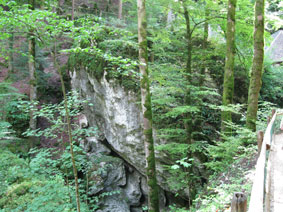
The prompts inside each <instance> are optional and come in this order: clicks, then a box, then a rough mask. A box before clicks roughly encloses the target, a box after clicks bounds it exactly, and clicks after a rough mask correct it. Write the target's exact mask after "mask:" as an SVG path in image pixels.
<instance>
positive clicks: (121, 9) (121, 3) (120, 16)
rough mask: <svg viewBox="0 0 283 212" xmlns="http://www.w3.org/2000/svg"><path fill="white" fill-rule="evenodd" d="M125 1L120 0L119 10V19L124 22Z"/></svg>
mask: <svg viewBox="0 0 283 212" xmlns="http://www.w3.org/2000/svg"><path fill="white" fill-rule="evenodd" d="M122 15H123V0H119V8H118V18H119V19H120V20H122V18H123V16H122Z"/></svg>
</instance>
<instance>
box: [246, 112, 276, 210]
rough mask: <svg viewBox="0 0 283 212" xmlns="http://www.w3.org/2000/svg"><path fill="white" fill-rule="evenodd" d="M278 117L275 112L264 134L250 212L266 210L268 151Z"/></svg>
mask: <svg viewBox="0 0 283 212" xmlns="http://www.w3.org/2000/svg"><path fill="white" fill-rule="evenodd" d="M276 115H277V114H276V112H275V113H274V115H273V117H272V119H271V121H270V122H269V124H268V126H267V128H266V130H265V133H264V138H263V143H262V147H261V151H260V155H259V158H258V160H257V163H256V171H255V179H254V183H253V187H252V192H251V199H250V205H249V212H263V210H264V203H263V199H264V186H265V179H264V172H265V167H266V157H267V156H266V150H267V149H269V148H270V145H271V130H272V126H273V124H274V121H275V119H276Z"/></svg>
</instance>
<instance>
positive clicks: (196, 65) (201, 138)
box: [0, 1, 283, 212]
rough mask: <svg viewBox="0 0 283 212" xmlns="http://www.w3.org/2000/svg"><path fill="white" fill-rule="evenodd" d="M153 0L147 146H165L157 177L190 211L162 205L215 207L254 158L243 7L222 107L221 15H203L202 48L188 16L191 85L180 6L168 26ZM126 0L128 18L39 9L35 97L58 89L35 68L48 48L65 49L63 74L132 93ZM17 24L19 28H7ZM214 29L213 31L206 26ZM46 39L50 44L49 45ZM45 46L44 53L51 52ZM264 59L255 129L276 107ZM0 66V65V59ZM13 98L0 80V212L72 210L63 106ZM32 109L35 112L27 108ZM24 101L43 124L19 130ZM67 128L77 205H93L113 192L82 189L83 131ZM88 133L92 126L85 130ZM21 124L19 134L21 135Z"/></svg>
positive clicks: (277, 70) (18, 65) (135, 88)
mask: <svg viewBox="0 0 283 212" xmlns="http://www.w3.org/2000/svg"><path fill="white" fill-rule="evenodd" d="M69 3H70V2H69ZM163 3H164V2H162V1H160V2H159V3H156V2H155V4H152V5H153V6H152V7H150V9H149V11H150V13H152V14H151V18H150V19H149V28H148V49H149V61H150V65H149V69H150V70H149V71H150V79H151V91H152V111H153V124H154V128H155V130H156V131H155V132H156V139H159V140H160V141H161V142H160V143H162V145H159V146H157V147H156V149H157V150H158V151H161V152H162V151H163V152H165V153H166V155H169V157H170V161H173V162H172V163H171V164H167V165H166V166H165V167H164V169H167V170H168V171H169V172H170V173H171V177H170V178H168V179H167V180H168V184H169V185H170V187H171V188H173V190H174V191H176V196H178V195H181V194H182V193H183V192H184V191H185V190H187V189H189V191H190V192H189V193H190V199H189V200H187V202H188V203H187V205H186V206H188V205H189V206H190V209H188V207H187V208H182V207H183V206H184V205H183V206H179V205H171V206H170V208H171V209H170V210H171V211H172V212H184V211H190V212H195V211H199V212H212V211H217V210H218V211H219V212H220V211H224V210H225V209H226V208H227V207H228V205H229V203H230V198H231V197H232V194H233V192H236V191H243V192H245V193H249V190H250V186H251V184H250V179H248V178H246V177H244V176H247V173H248V172H249V170H250V169H251V167H252V165H253V164H254V159H255V158H256V157H255V154H256V153H255V145H256V136H255V133H254V132H251V131H250V130H247V129H246V128H245V126H244V125H245V115H246V114H245V111H246V102H247V90H248V79H249V69H250V66H251V57H252V53H251V52H252V51H251V34H252V27H251V25H250V24H246V22H247V21H250V20H249V19H250V17H251V15H250V12H249V13H247V14H249V16H248V17H246V18H245V16H244V15H243V17H238V18H239V19H240V20H239V29H238V31H237V33H238V34H237V39H238V46H237V48H238V49H237V57H236V62H235V76H236V77H235V87H236V89H235V94H234V95H235V96H234V103H235V104H233V105H231V107H223V106H221V101H222V100H221V94H222V89H223V87H222V84H223V71H224V70H223V68H224V64H225V53H224V52H225V50H224V49H225V44H224V42H223V40H222V39H219V37H221V38H222V35H221V33H222V28H223V29H224V30H223V32H225V22H224V21H220V20H222V19H221V17H220V20H218V22H216V21H215V20H214V19H212V20H211V21H210V23H209V24H210V26H211V29H212V30H215V32H214V33H215V34H216V35H215V37H214V38H211V39H210V40H209V41H208V43H207V44H206V48H203V39H204V38H203V28H201V27H198V26H202V25H201V24H200V25H196V23H197V22H195V23H194V24H195V25H194V26H196V28H195V31H194V34H193V37H192V48H193V50H192V54H193V57H192V76H191V77H192V83H191V84H188V82H187V80H186V79H187V73H186V72H185V68H186V52H187V49H186V42H187V40H186V34H185V25H184V18H183V17H182V14H180V13H176V15H175V20H174V24H172V25H171V26H168V23H166V21H164V17H163V16H164V14H163V13H165V11H166V12H168V11H167V10H168V8H167V9H166V10H165V9H164V8H163V6H162V5H163ZM156 4H160V5H157V6H156ZM126 5H127V9H126V11H127V13H128V16H129V17H130V18H129V20H116V19H115V18H113V17H106V18H101V17H98V16H96V15H93V14H89V12H85V11H80V12H79V13H78V15H77V17H76V20H75V21H74V23H72V22H70V21H69V20H68V17H65V16H64V15H63V16H56V15H51V14H50V13H51V12H50V11H51V10H50V11H49V12H50V13H49V12H48V13H46V14H44V15H45V18H46V20H48V21H49V23H50V24H49V25H48V26H47V27H46V26H45V25H44V26H42V25H40V26H39V28H41V29H42V31H43V32H48V33H45V34H44V33H42V34H43V35H41V34H40V35H38V36H39V38H40V39H43V40H46V41H45V43H42V44H41V45H38V46H37V48H38V49H39V50H42V51H38V52H41V53H40V54H38V55H37V65H38V70H37V72H38V75H37V76H38V80H39V81H38V82H40V83H39V94H40V98H41V97H42V99H44V101H47V100H48V99H50V96H49V93H53V94H54V95H56V97H57V98H61V97H62V96H61V95H60V94H58V93H59V92H60V89H59V88H57V87H56V88H55V86H53V84H51V85H50V83H49V84H48V79H49V78H50V77H51V76H49V75H48V74H46V73H45V72H44V71H43V70H44V67H45V66H48V65H47V64H46V63H45V62H46V61H47V58H48V57H51V55H50V54H51V53H50V52H52V51H54V52H55V53H56V54H57V55H60V54H62V55H67V57H68V62H67V63H66V64H60V68H61V69H62V70H63V71H64V76H65V78H68V76H67V72H68V71H74V70H75V71H82V70H84V71H86V72H87V73H88V74H90V76H92V77H94V78H96V79H97V80H98V81H99V80H101V79H102V78H103V77H105V78H106V79H107V80H108V81H109V82H111V83H112V84H111V85H113V86H115V85H117V84H118V85H122V86H123V87H124V88H125V89H126V90H128V91H130V92H131V93H132V94H136V95H139V77H140V74H139V73H138V65H139V64H138V44H137V36H136V29H137V27H136V23H135V22H136V17H135V15H133V14H134V12H133V11H135V9H136V6H135V4H133V3H132V2H131V1H127V3H126ZM240 5H241V7H242V9H243V10H242V13H245V12H246V11H247V10H248V9H249V6H250V4H249V2H245V1H240ZM202 6H203V5H202ZM160 8H162V9H160ZM24 9H25V8H24ZM65 9H66V8H64V10H65ZM173 9H175V8H173ZM23 11H24V10H23ZM86 11H88V10H86ZM216 11H217V10H216ZM203 12H204V11H200V13H196V14H195V13H193V15H194V16H196V19H193V20H194V21H198V20H202V17H199V16H200V14H201V13H203ZM212 12H215V11H212ZM20 14H21V13H20ZM162 14H163V15H162ZM202 15H203V14H202ZM217 15H218V14H217ZM220 15H221V14H220ZM239 16H240V15H239ZM64 24H65V25H64ZM57 26H58V27H57ZM13 27H15V26H13ZM17 27H19V26H16V27H15V28H17ZM60 27H61V28H60ZM19 28H20V27H19ZM219 28H221V30H220V31H221V33H216V32H217V31H218V30H219ZM51 31H52V33H50V32H51ZM217 36H218V37H217ZM39 38H38V39H39ZM3 39H4V40H5V39H7V38H3ZM40 39H39V40H40ZM68 39H69V40H68ZM65 40H66V41H65ZM70 40H71V41H70ZM56 42H57V43H56ZM64 42H65V43H64ZM55 44H57V45H58V46H59V47H58V49H56V48H55V47H56V45H55ZM63 44H65V46H64V45H63ZM19 46H20V47H19V48H18V49H17V50H16V53H15V54H16V55H17V58H16V60H15V61H14V63H15V64H14V65H15V66H14V67H15V72H16V73H12V74H10V77H7V79H6V81H9V82H11V83H12V82H14V81H15V80H17V78H22V77H23V76H25V75H27V74H28V73H27V71H28V69H27V61H28V57H27V56H26V54H27V47H26V45H25V44H24V45H21V44H19ZM19 52H20V53H19ZM54 52H53V55H56V54H54ZM43 53H44V54H43ZM7 62H8V61H7ZM265 64H266V65H265V71H264V74H263V85H262V90H261V95H260V100H261V103H260V106H259V113H258V123H257V127H258V129H259V130H263V129H264V128H265V126H266V118H267V116H268V115H269V113H270V110H271V109H272V108H276V107H282V106H283V100H282V96H283V93H282V89H283V88H282V85H283V81H282V77H281V76H282V74H283V73H282V66H279V67H275V66H272V65H271V64H270V62H268V61H266V63H265ZM2 65H3V64H2ZM49 65H50V64H49ZM3 66H5V68H6V67H7V65H6V64H4V65H3ZM67 80H69V79H67ZM188 90H190V95H191V104H190V105H187V104H186V102H185V96H186V95H187V94H186V91H188ZM23 99H27V97H26V96H24V95H19V94H18V92H17V91H16V90H15V89H14V88H13V86H10V85H9V84H7V83H3V82H1V83H0V102H1V106H0V110H1V112H2V113H1V118H0V147H1V148H0V149H1V150H0V164H1V166H0V211H3V212H10V211H15V212H16V211H39V212H41V211H42V212H43V211H58V212H59V211H60V212H61V211H66V212H67V211H70V212H71V211H76V204H75V196H74V189H75V188H74V182H73V181H74V179H73V176H72V168H71V162H70V154H69V151H68V147H67V145H66V138H65V134H64V133H63V132H62V129H63V131H64V130H65V128H66V123H65V113H64V111H63V104H62V103H61V104H56V105H55V106H54V105H50V104H47V105H46V104H42V102H39V103H38V105H37V106H35V105H34V104H25V105H24V104H22V100H23ZM79 99H80V98H79V97H78V96H76V95H72V96H70V97H69V99H68V101H69V102H70V104H72V105H70V107H71V108H75V109H74V110H72V111H71V115H72V116H73V118H74V119H75V116H76V115H77V114H78V112H79V111H80V110H81V109H82V108H83V104H86V102H80V100H79ZM19 105H21V106H19ZM74 105H75V106H74ZM39 108H40V109H41V110H37V109H39ZM30 109H33V110H36V113H35V114H34V115H35V117H34V118H38V119H41V120H44V121H43V122H48V123H49V125H48V127H46V128H43V127H42V128H41V129H38V130H33V131H32V130H27V128H28V121H29V110H30ZM224 110H226V111H231V112H232V113H233V114H232V116H233V123H228V124H230V126H231V129H232V134H231V135H229V136H227V135H223V134H221V133H220V132H219V131H220V113H221V111H224ZM188 113H190V114H191V116H192V125H193V129H192V134H191V137H192V143H190V145H189V144H188V142H187V135H186V121H187V120H186V118H187V117H186V114H188ZM73 127H74V129H75V131H74V133H75V134H74V135H73V136H74V138H75V140H76V143H75V153H76V162H77V165H78V169H79V172H80V173H81V177H80V185H81V187H80V193H81V202H82V211H94V210H96V209H97V208H99V201H103V196H107V195H113V194H114V193H102V194H100V195H97V196H95V197H90V196H89V195H88V190H87V185H88V179H87V176H88V170H89V167H88V161H87V159H86V156H85V153H84V151H83V150H82V148H81V147H79V142H80V141H81V140H82V137H83V136H87V135H88V133H89V132H88V131H85V130H79V128H78V127H77V126H75V124H74V125H73ZM89 131H91V132H96V130H94V129H91V128H89ZM23 132H25V134H22V133H23ZM30 136H35V137H37V138H38V140H41V139H42V138H43V137H48V138H49V139H51V140H52V142H53V144H54V145H53V146H52V148H42V146H40V145H39V147H40V148H36V149H30V148H29V145H30V144H29V143H28V137H30ZM39 143H40V142H38V143H36V144H35V146H36V145H38V144H39ZM188 156H190V157H188ZM251 158H252V159H251ZM98 160H99V158H98ZM99 171H103V170H99Z"/></svg>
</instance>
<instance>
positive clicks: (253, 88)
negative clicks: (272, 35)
mask: <svg viewBox="0 0 283 212" xmlns="http://www.w3.org/2000/svg"><path fill="white" fill-rule="evenodd" d="M263 59H264V0H256V2H255V23H254V57H253V66H252V72H251V78H250V86H249V97H248V110H247V123H246V124H247V128H249V129H251V130H252V131H256V119H257V109H258V96H259V91H260V88H261V77H262V69H263Z"/></svg>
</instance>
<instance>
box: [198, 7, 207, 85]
mask: <svg viewBox="0 0 283 212" xmlns="http://www.w3.org/2000/svg"><path fill="white" fill-rule="evenodd" d="M208 16H209V10H208V6H207V5H206V6H205V19H206V20H207V19H208ZM207 43H208V22H207V21H206V22H205V23H204V28H203V43H202V48H203V49H204V50H205V49H206V48H207ZM206 69H207V68H206V64H205V63H203V64H202V67H201V70H200V76H199V86H200V87H201V86H203V83H204V78H205V71H206Z"/></svg>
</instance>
